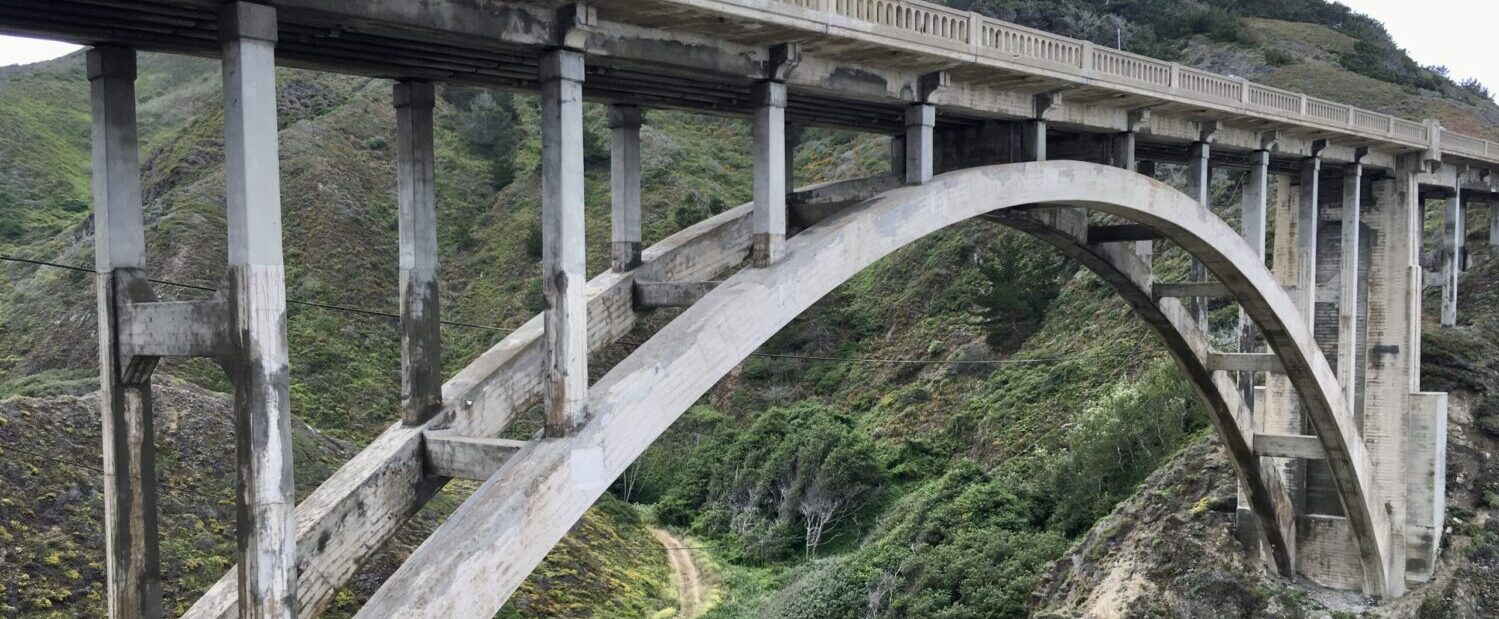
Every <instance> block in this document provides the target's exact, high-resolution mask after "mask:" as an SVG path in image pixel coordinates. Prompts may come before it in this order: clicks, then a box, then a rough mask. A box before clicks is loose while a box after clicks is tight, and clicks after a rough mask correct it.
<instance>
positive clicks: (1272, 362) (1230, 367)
mask: <svg viewBox="0 0 1499 619" xmlns="http://www.w3.org/2000/svg"><path fill="white" fill-rule="evenodd" d="M1207 366H1208V368H1209V369H1211V370H1213V371H1215V372H1272V373H1275V374H1284V373H1285V371H1286V369H1285V367H1284V366H1283V365H1281V362H1280V357H1277V356H1275V354H1274V353H1268V352H1212V353H1208V358H1207Z"/></svg>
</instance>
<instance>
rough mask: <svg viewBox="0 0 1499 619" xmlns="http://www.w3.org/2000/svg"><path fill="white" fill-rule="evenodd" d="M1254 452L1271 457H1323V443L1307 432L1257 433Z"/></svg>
mask: <svg viewBox="0 0 1499 619" xmlns="http://www.w3.org/2000/svg"><path fill="white" fill-rule="evenodd" d="M1254 453H1256V454H1259V455H1261V456H1266V457H1271V458H1302V459H1306V460H1321V459H1322V458H1323V453H1322V443H1321V442H1319V441H1318V440H1317V437H1315V436H1308V435H1305V434H1255V435H1254Z"/></svg>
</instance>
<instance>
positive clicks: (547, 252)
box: [541, 49, 588, 437]
mask: <svg viewBox="0 0 1499 619" xmlns="http://www.w3.org/2000/svg"><path fill="white" fill-rule="evenodd" d="M541 83H542V87H541V177H542V181H541V184H542V187H541V196H542V198H541V245H542V249H541V274H542V275H541V291H542V295H543V296H545V297H546V306H547V310H546V312H545V313H544V316H545V318H544V321H545V325H546V327H545V333H546V343H547V346H546V359H547V361H546V397H545V409H546V435H547V436H548V437H560V436H566V435H568V434H570V433H572V431H573V430H574V429H576V428H577V427H578V426H580V425H582V424H583V421H584V420H585V419H586V418H587V417H588V411H587V404H588V401H587V392H588V308H587V307H586V306H585V305H584V300H583V287H584V285H586V284H587V281H588V280H587V275H586V274H585V273H584V271H583V269H584V251H583V249H584V238H583V237H584V222H583V55H582V54H580V53H578V52H575V51H571V50H565V49H559V50H553V51H551V52H548V53H547V55H546V56H544V57H543V58H542V62H541Z"/></svg>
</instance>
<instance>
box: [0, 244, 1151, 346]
mask: <svg viewBox="0 0 1499 619" xmlns="http://www.w3.org/2000/svg"><path fill="white" fill-rule="evenodd" d="M0 260H4V261H10V262H18V263H22V264H30V265H34V266H43V267H52V268H58V269H66V270H69V271H77V272H80V273H97V271H95V270H94V269H90V268H87V267H80V266H77V265H71V264H60V263H56V262H48V261H45V260H33V259H30V258H21V257H17V256H9V255H4V254H0ZM148 281H150V282H151V283H153V284H161V285H163V286H174V287H178V288H186V289H191V290H201V291H205V292H217V291H218V290H217V289H215V288H209V287H207V286H199V285H196V284H185V283H182V282H174V281H171V280H164V279H150V280H148ZM287 303H291V304H294V305H302V306H306V307H315V308H319V309H325V310H331V311H338V312H347V313H351V314H359V315H364V316H372V317H379V318H389V319H393V320H396V321H398V322H399V321H400V319H401V315H400V314H395V313H391V312H382V311H377V310H369V309H363V308H357V307H348V306H343V305H333V304H329V303H318V302H314V301H301V300H296V299H288V300H287ZM439 322H441V323H442V324H444V325H447V326H451V327H465V328H470V329H483V330H486V331H498V332H502V333H513V332H515V329H508V328H505V327H496V326H488V325H478V324H473V323H468V322H458V321H451V320H442V321H439ZM617 343H619V344H622V345H625V346H640V345H641V344H642V342H632V341H626V340H621V341H619V342H617ZM1137 352H1138V346H1137V347H1136V350H1135V351H1131V352H1127V353H1104V354H1097V355H1077V356H1057V357H1030V358H1020V359H896V358H878V357H833V356H828V355H808V354H796V353H770V352H753V353H750V356H752V357H765V358H772V359H800V360H805V361H831V362H844V363H867V364H887V365H1023V364H1043V363H1071V362H1080V361H1097V360H1101V359H1118V358H1125V357H1132V356H1134V355H1135V354H1137Z"/></svg>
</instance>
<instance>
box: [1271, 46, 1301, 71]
mask: <svg viewBox="0 0 1499 619" xmlns="http://www.w3.org/2000/svg"><path fill="white" fill-rule="evenodd" d="M1299 62H1301V59H1300V58H1297V57H1296V54H1293V53H1291V52H1288V51H1286V50H1283V49H1280V48H1272V49H1267V50H1265V63H1266V64H1269V65H1270V66H1272V67H1285V66H1290V65H1293V64H1296V63H1299Z"/></svg>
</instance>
